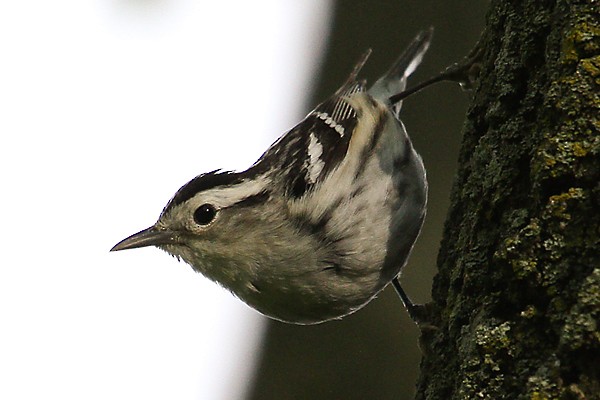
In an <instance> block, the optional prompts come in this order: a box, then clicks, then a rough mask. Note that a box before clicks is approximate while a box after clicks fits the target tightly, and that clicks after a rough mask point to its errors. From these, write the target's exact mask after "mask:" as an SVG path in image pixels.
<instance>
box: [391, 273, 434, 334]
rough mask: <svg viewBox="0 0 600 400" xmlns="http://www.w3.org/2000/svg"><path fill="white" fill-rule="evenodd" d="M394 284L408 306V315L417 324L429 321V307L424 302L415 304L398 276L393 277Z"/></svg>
mask: <svg viewBox="0 0 600 400" xmlns="http://www.w3.org/2000/svg"><path fill="white" fill-rule="evenodd" d="M392 285H393V286H394V289H396V293H398V296H400V300H402V303H404V307H406V311H408V315H409V316H410V318H411V319H412V320H413V321H414V322H415V323H416V324H417V325H421V324H423V323H427V322H428V316H427V309H426V306H425V305H424V304H414V303H413V302H412V301H411V300H410V299H409V298H408V296H407V294H406V292H405V291H404V289H402V286H401V285H400V281H399V280H398V277H395V278H394V279H392Z"/></svg>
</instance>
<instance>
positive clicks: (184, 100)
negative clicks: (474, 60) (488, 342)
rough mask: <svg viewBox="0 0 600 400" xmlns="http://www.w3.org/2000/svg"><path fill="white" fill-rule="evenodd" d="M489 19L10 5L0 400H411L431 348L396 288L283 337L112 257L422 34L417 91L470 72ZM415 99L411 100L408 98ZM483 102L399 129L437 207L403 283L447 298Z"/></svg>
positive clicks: (160, 266)
mask: <svg viewBox="0 0 600 400" xmlns="http://www.w3.org/2000/svg"><path fill="white" fill-rule="evenodd" d="M486 8H487V2H475V3H474V2H465V1H447V2H443V3H440V2H439V1H433V0H422V1H419V2H414V1H404V0H385V1H384V0H369V1H365V0H362V1H358V0H343V1H341V0H340V1H325V0H310V1H309V0H302V1H298V0H279V1H277V0H271V1H262V2H244V1H241V0H240V1H230V2H207V1H198V0H196V1H194V0H57V1H54V2H45V1H41V0H38V1H35V0H34V1H29V2H3V3H2V4H1V5H0V51H1V54H2V62H1V63H0V110H2V111H1V114H0V115H1V118H0V132H1V133H2V157H1V158H0V174H1V175H0V177H1V179H2V195H1V196H0V206H1V207H2V210H3V211H4V215H3V218H2V222H3V224H2V225H3V229H2V230H1V232H0V241H1V242H2V244H3V252H2V260H1V261H0V398H2V399H34V398H59V397H60V398H62V399H79V398H85V399H105V398H111V399H130V398H144V399H173V398H176V399H243V398H247V399H365V398H374V399H410V398H412V397H413V392H414V384H415V380H416V377H417V375H418V368H419V359H420V351H419V348H418V330H417V329H416V327H415V326H414V324H413V323H412V322H411V321H410V320H409V319H408V316H407V314H406V312H405V311H404V309H403V307H402V305H401V303H400V301H399V300H398V299H397V298H396V295H395V293H393V290H392V289H391V288H389V289H386V290H385V291H384V292H383V293H382V294H381V295H380V296H379V298H378V299H375V300H374V301H373V302H371V303H370V304H369V305H368V306H367V307H365V308H364V309H363V310H361V311H359V312H357V313H355V314H354V315H351V316H349V317H347V318H345V319H344V320H341V321H335V322H330V323H326V324H322V325H317V326H308V327H307V326H293V325H286V324H282V323H278V322H273V321H270V320H268V319H266V318H264V317H262V316H260V315H259V314H257V313H256V312H254V311H253V310H250V309H249V308H248V307H247V306H245V305H244V304H243V303H241V302H240V301H238V300H237V299H235V298H234V297H233V296H231V295H230V294H229V293H228V292H226V291H225V290H222V289H221V288H219V287H218V286H217V285H215V284H213V283H211V282H209V281H208V280H206V279H205V278H203V277H202V276H200V275H198V274H195V273H194V272H193V271H192V270H191V268H189V267H188V266H186V265H184V264H183V263H177V261H176V260H174V259H172V258H170V257H168V256H166V255H165V254H164V253H162V252H160V251H159V250H156V249H140V250H136V251H131V252H129V251H128V252H121V253H116V254H109V253H108V250H109V249H110V247H112V245H114V244H115V243H116V242H117V241H119V240H121V239H122V238H124V237H125V236H128V235H130V234H132V233H134V232H136V231H138V230H141V229H143V228H146V227H147V226H149V225H151V224H153V223H154V221H155V220H156V218H157V217H158V214H159V213H160V210H161V209H162V207H163V206H164V204H165V203H166V202H167V200H168V199H169V198H170V196H172V194H173V193H174V192H175V191H176V190H177V189H178V188H179V187H180V186H181V185H182V184H184V183H185V182H186V181H188V180H189V179H190V178H192V177H193V176H194V175H196V174H198V173H200V172H204V171H208V170H212V169H215V168H219V167H221V168H224V169H244V168H245V167H247V166H248V165H250V164H251V163H252V162H253V161H254V160H255V159H256V158H257V157H258V156H259V155H260V154H261V153H262V151H264V150H265V149H266V147H267V146H268V145H269V144H270V143H271V142H272V141H273V140H275V139H276V138H277V137H278V136H279V135H280V134H281V133H282V132H284V131H286V130H287V129H289V128H291V127H292V126H293V125H294V124H295V123H296V122H298V121H299V120H300V118H302V116H304V115H305V114H306V113H307V112H308V111H309V110H310V109H311V108H312V107H314V106H315V105H316V103H317V102H318V101H321V100H323V99H324V98H326V97H327V96H328V95H329V94H331V93H332V92H333V91H335V90H336V89H337V88H338V87H339V85H340V84H341V83H342V82H343V81H344V79H345V78H346V76H347V74H348V73H349V71H350V70H351V69H352V67H353V66H354V64H355V62H356V60H357V59H358V57H359V56H360V54H362V53H363V52H364V50H365V49H367V48H372V49H373V51H374V52H373V54H372V56H371V58H370V60H369V62H368V63H367V65H366V66H365V68H364V69H363V74H362V76H364V77H365V78H368V79H370V80H371V81H373V79H375V78H377V77H378V74H380V73H381V72H382V71H385V70H386V69H387V68H388V67H389V65H390V63H391V62H392V61H393V60H394V59H395V58H396V57H397V55H398V54H399V53H400V52H401V51H402V49H403V48H404V46H405V45H406V44H407V43H408V42H409V41H410V40H411V39H412V38H413V37H414V35H415V34H416V33H417V32H418V31H419V30H421V29H424V28H427V27H428V26H434V27H435V29H436V31H435V36H434V41H433V45H432V46H431V48H430V50H429V53H428V54H427V56H426V57H425V60H424V62H423V64H422V66H421V67H420V69H419V70H418V71H417V72H416V73H415V74H414V76H413V78H412V79H411V81H410V82H411V83H415V82H418V81H420V80H422V79H425V78H427V77H429V76H431V75H434V74H435V73H436V72H438V71H440V70H442V69H443V68H444V67H445V66H447V65H449V64H450V63H452V62H454V61H456V60H458V59H460V58H461V57H462V56H463V55H465V54H466V53H467V52H468V51H469V50H470V49H471V47H472V45H473V44H474V43H475V42H476V40H477V38H478V35H479V32H480V31H481V29H482V28H483V24H484V14H485V10H486ZM409 85H410V83H409ZM468 98H469V96H468V94H465V93H463V92H461V91H460V89H458V87H457V86H455V85H451V84H441V85H438V86H437V87H434V88H431V89H428V90H426V91H425V92H422V93H419V94H417V95H415V96H413V97H411V98H409V99H408V100H407V101H405V103H404V107H403V111H402V118H403V121H404V122H405V124H406V126H407V129H408V131H409V133H410V135H411V137H412V139H413V142H414V144H415V147H416V148H417V150H418V151H419V152H420V153H421V155H422V157H423V159H424V161H425V165H426V167H427V172H428V179H429V184H430V191H429V198H430V203H429V204H430V205H429V211H428V216H427V220H426V222H425V226H424V229H423V232H422V234H421V237H420V239H419V241H418V242H417V245H416V247H415V249H414V252H413V256H412V258H411V259H410V261H409V263H408V265H407V267H406V269H405V270H404V272H403V275H402V279H401V280H402V282H403V286H404V288H405V290H406V291H407V292H408V293H409V294H410V295H411V297H412V298H413V300H414V301H416V302H426V301H428V300H429V298H430V295H429V293H430V286H431V281H432V278H433V275H434V274H435V262H436V254H437V249H438V245H439V242H440V238H441V232H442V226H443V221H444V217H445V213H446V210H447V208H448V198H449V190H450V187H451V184H452V180H453V176H454V171H455V167H456V165H455V163H456V157H457V153H458V146H459V143H460V140H461V138H460V130H461V124H462V121H463V118H464V113H465V110H466V106H467V103H468Z"/></svg>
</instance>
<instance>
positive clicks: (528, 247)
mask: <svg viewBox="0 0 600 400" xmlns="http://www.w3.org/2000/svg"><path fill="white" fill-rule="evenodd" d="M486 26H487V27H486V30H485V31H484V33H483V36H482V39H481V45H482V46H483V49H484V56H483V57H484V58H483V60H482V65H481V68H482V69H481V73H480V76H479V81H478V83H477V88H476V90H475V93H474V98H473V101H472V104H471V106H470V109H469V111H468V114H467V120H466V124H465V126H464V137H463V144H462V149H461V153H460V156H459V172H458V176H457V179H456V181H455V183H454V188H453V192H452V205H451V209H450V212H449V215H448V217H447V221H446V225H445V233H444V239H443V241H442V246H441V249H440V253H439V258H438V266H439V273H438V275H437V276H436V278H435V281H434V287H433V304H432V306H433V316H432V325H433V327H432V328H430V329H424V330H423V332H422V339H421V346H422V349H423V353H424V356H423V359H422V362H421V376H420V378H419V382H418V388H417V395H416V398H417V399H471V398H476V399H525V398H526V399H598V398H600V332H599V327H600V239H599V237H600V212H599V209H600V208H599V206H600V157H599V155H600V133H599V131H600V122H599V116H600V90H599V88H600V3H598V1H595V0H587V1H566V0H557V1H506V0H503V1H501V0H497V1H492V2H491V5H490V10H489V13H488V16H487V24H486Z"/></svg>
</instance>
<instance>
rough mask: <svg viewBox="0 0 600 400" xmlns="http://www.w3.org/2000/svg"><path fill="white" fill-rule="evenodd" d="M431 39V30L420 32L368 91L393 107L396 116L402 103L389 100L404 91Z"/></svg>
mask: <svg viewBox="0 0 600 400" xmlns="http://www.w3.org/2000/svg"><path fill="white" fill-rule="evenodd" d="M432 37H433V28H429V29H427V30H424V31H421V32H420V33H419V34H418V35H417V36H416V37H415V38H414V39H413V40H412V42H411V43H410V44H409V45H408V47H407V48H406V49H405V50H404V52H402V54H401V55H400V57H398V59H397V60H396V62H395V63H394V64H393V65H392V67H391V68H390V69H389V71H388V72H387V73H386V74H385V75H383V76H382V77H381V78H379V79H378V80H377V82H375V84H373V86H371V88H370V89H369V90H368V93H369V94H370V95H371V96H373V97H374V98H376V99H378V100H380V101H384V102H386V103H388V104H389V105H390V107H393V109H394V113H395V114H396V115H397V114H398V112H399V111H400V107H401V106H402V102H398V103H396V104H391V103H390V100H389V98H390V97H392V96H393V95H395V94H398V93H400V92H402V91H403V90H404V89H406V79H407V78H408V76H409V75H410V74H412V73H413V72H414V71H415V69H417V67H418V66H419V64H421V61H422V60H423V56H424V55H425V53H426V52H427V49H428V48H429V44H430V43H431V38H432Z"/></svg>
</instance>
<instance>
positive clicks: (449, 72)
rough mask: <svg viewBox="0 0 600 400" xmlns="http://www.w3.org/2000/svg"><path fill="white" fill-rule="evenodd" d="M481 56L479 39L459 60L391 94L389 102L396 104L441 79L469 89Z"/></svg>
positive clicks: (475, 77)
mask: <svg viewBox="0 0 600 400" xmlns="http://www.w3.org/2000/svg"><path fill="white" fill-rule="evenodd" d="M482 57H483V47H482V46H481V41H479V42H477V44H476V45H475V47H474V48H473V50H471V52H470V53H469V54H468V55H467V56H466V57H465V58H464V59H463V60H462V61H461V62H457V63H454V64H452V65H451V66H449V67H448V68H446V69H445V70H444V71H443V72H440V73H439V74H438V75H436V76H434V77H432V78H430V79H427V80H426V81H424V82H421V83H419V84H418V85H416V86H414V87H412V88H410V89H406V90H405V91H403V92H400V93H398V94H395V95H393V96H391V97H390V103H392V104H396V103H398V102H399V101H402V100H403V99H404V98H406V97H408V96H410V95H411V94H413V93H417V92H418V91H420V90H422V89H425V88H426V87H427V86H431V85H433V84H434V83H438V82H441V81H451V82H457V83H459V84H460V86H461V87H462V88H463V89H464V90H470V89H472V88H473V84H474V83H475V81H476V80H477V77H478V76H479V71H480V69H481V58H482Z"/></svg>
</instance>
